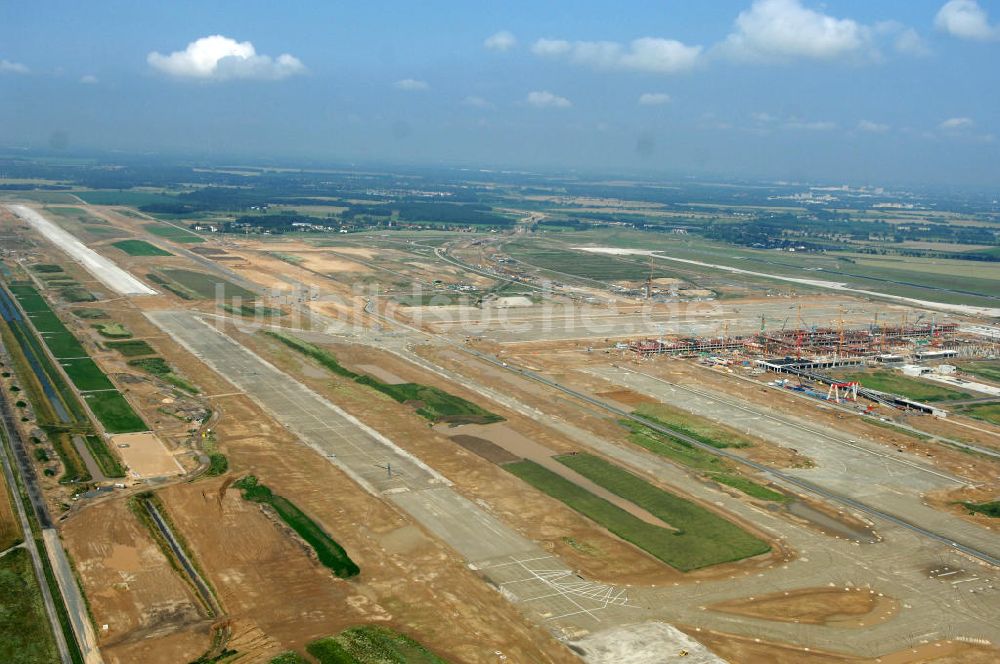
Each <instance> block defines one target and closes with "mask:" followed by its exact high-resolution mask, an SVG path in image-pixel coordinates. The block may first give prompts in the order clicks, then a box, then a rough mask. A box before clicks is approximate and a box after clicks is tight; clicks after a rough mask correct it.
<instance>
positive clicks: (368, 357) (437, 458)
mask: <svg viewBox="0 0 1000 664" xmlns="http://www.w3.org/2000/svg"><path fill="white" fill-rule="evenodd" d="M243 340H244V341H245V342H246V343H247V345H248V346H251V347H252V348H254V349H255V350H257V351H258V352H259V353H261V354H262V355H264V356H265V357H267V358H268V359H269V360H270V361H272V362H273V363H274V364H276V365H277V366H279V367H281V368H283V369H285V370H286V371H289V372H290V373H291V374H292V375H295V376H296V377H298V378H299V379H300V380H302V381H303V382H304V383H306V384H307V385H309V386H310V387H312V388H313V389H315V390H316V391H317V392H319V393H321V394H324V395H325V396H327V397H328V398H330V399H331V400H333V401H335V402H336V403H337V404H338V405H340V406H341V407H342V408H345V409H346V410H348V411H349V412H351V413H352V414H353V415H355V416H356V417H358V418H359V419H361V420H362V421H364V422H366V423H367V424H369V425H370V426H372V427H374V428H375V429H377V430H378V431H380V432H382V433H383V434H385V435H386V436H388V437H389V438H390V439H392V440H394V441H396V442H397V444H399V445H400V446H401V447H403V448H405V449H407V450H408V451H410V452H412V453H414V454H415V455H416V456H418V457H419V458H421V459H422V460H424V461H425V462H426V463H428V464H429V465H431V466H432V467H434V468H435V469H436V470H438V471H439V472H441V473H442V474H443V475H445V476H446V477H447V478H448V479H449V480H451V481H453V482H455V485H456V487H455V488H456V489H457V490H458V491H459V492H460V493H462V494H464V495H465V496H466V497H467V498H469V499H471V500H474V501H476V502H478V503H479V504H483V503H484V502H485V503H486V504H488V505H489V506H490V507H491V508H492V511H493V512H494V513H495V514H496V515H497V516H498V517H499V518H501V519H502V520H503V521H504V522H505V523H507V524H509V525H511V526H512V527H513V528H515V529H516V530H517V531H518V532H520V533H522V534H523V535H525V536H526V537H528V538H530V539H532V540H534V541H536V542H538V543H540V544H541V545H542V546H543V547H544V548H546V549H547V550H549V551H551V552H552V553H553V554H554V555H556V556H558V557H559V558H560V559H561V560H563V561H564V562H566V564H567V565H570V566H571V567H573V568H575V569H579V570H580V571H581V572H580V573H581V574H583V575H585V576H586V577H587V578H589V579H593V580H595V581H601V582H607V583H614V584H624V583H635V584H642V585H658V584H663V583H674V582H684V581H691V582H693V581H695V580H697V579H704V578H714V577H719V576H728V575H731V574H734V573H736V572H735V571H734V570H737V569H742V568H746V567H748V566H751V567H752V566H757V565H767V564H770V563H769V562H768V561H759V560H753V561H743V562H742V563H735V564H732V565H717V566H714V567H711V568H708V569H705V570H699V571H696V572H689V573H687V574H681V573H680V572H677V571H675V570H673V569H672V568H670V567H668V566H667V565H664V564H662V563H660V562H659V561H656V560H654V559H653V558H651V557H649V556H648V555H646V554H645V553H643V552H641V551H640V550H638V549H637V548H635V547H633V546H632V545H630V544H628V543H626V542H623V541H621V540H619V539H618V538H616V537H614V536H612V535H610V533H608V532H607V531H605V530H604V529H602V528H599V527H598V526H596V525H595V524H593V523H592V522H591V521H589V520H587V519H585V518H584V517H582V516H580V515H579V514H578V513H577V512H575V511H573V510H572V509H570V508H569V507H567V506H565V505H563V504H562V503H560V502H558V501H556V500H554V499H551V498H548V497H547V496H544V495H543V494H541V493H539V492H536V491H534V490H531V489H529V488H527V487H526V486H525V484H524V483H523V482H522V481H521V480H519V479H517V478H516V477H514V476H513V475H511V474H509V473H507V472H506V471H504V470H502V469H501V468H499V467H498V466H496V465H495V464H494V463H491V462H490V461H488V460H486V459H484V458H482V457H480V456H479V455H478V454H475V453H472V452H469V451H467V450H466V449H464V448H463V447H462V446H461V445H459V444H457V443H456V442H454V441H452V440H450V439H449V438H448V432H449V430H448V429H446V430H443V431H435V430H434V429H432V428H430V427H428V425H427V422H426V421H425V420H423V419H422V418H420V417H419V416H417V415H416V414H415V413H414V412H413V411H412V409H410V407H409V406H406V405H403V404H398V403H396V402H394V401H391V400H389V399H388V398H382V397H380V396H379V395H378V394H376V393H373V392H372V391H371V390H367V389H365V388H363V387H362V386H359V385H357V384H353V383H350V382H349V381H342V380H340V379H337V378H334V377H332V376H331V377H328V378H327V379H326V380H316V379H311V378H308V377H307V376H305V373H304V372H303V371H302V369H301V366H302V364H303V361H302V360H301V358H300V357H299V356H297V355H293V354H292V353H291V352H290V351H288V350H287V349H283V348H280V347H278V346H276V345H275V344H273V343H270V342H267V341H265V340H262V339H259V338H252V339H248V338H244V339H243ZM330 350H331V352H332V353H333V354H334V355H335V356H336V357H337V359H338V361H341V362H342V363H343V364H344V365H345V366H347V367H356V366H357V365H358V364H360V363H362V362H363V363H371V364H377V365H378V366H380V367H383V368H386V369H387V370H389V371H391V372H392V373H394V374H395V375H397V376H400V377H402V378H404V379H406V380H412V381H414V382H419V383H423V384H428V385H434V386H437V387H440V388H442V389H445V390H447V391H449V392H451V393H453V394H456V395H458V396H462V397H463V398H466V399H469V400H470V401H473V402H474V403H478V404H480V405H482V406H484V407H486V408H488V409H489V410H491V411H493V412H496V413H498V414H501V415H503V416H504V417H506V418H508V419H507V422H505V423H504V425H505V426H507V427H510V428H511V429H512V430H514V431H516V432H517V433H518V434H520V435H521V436H523V437H525V438H528V439H529V440H531V441H534V442H535V443H536V444H538V445H542V446H544V447H545V448H547V449H549V450H552V451H553V452H554V453H568V452H573V451H579V449H580V448H579V446H578V445H576V444H575V443H573V442H571V441H569V440H567V439H566V438H565V437H564V436H562V435H561V434H559V433H558V432H556V431H553V430H551V429H548V428H546V427H544V426H541V425H540V424H539V423H538V422H536V421H535V420H532V419H529V418H526V417H524V416H521V415H519V414H517V413H514V412H511V411H509V410H506V409H504V408H502V407H499V406H498V405H497V404H493V403H491V402H489V401H487V400H485V399H484V398H483V397H481V396H479V395H478V394H476V393H474V392H471V391H467V390H465V389H464V388H462V387H461V386H460V385H457V384H454V383H451V382H448V381H445V380H444V379H442V378H441V377H439V376H437V375H436V374H431V373H430V372H426V371H424V370H422V369H420V368H419V367H416V366H415V365H413V364H410V363H409V362H405V361H403V360H401V359H399V358H397V357H396V356H393V355H391V354H389V353H385V352H380V351H376V350H373V349H371V348H369V347H363V346H347V345H334V346H330ZM547 398H549V397H547ZM553 400H554V399H553ZM575 415H576V413H574V417H575ZM616 428H617V427H616ZM616 435H618V436H621V433H620V432H616ZM494 444H495V443H494ZM709 508H710V509H711V506H709ZM776 555H777V554H776Z"/></svg>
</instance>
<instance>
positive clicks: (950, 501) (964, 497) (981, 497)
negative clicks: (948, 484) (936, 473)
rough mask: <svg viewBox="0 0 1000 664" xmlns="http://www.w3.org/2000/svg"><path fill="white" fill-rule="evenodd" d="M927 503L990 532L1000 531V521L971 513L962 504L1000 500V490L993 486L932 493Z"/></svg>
mask: <svg viewBox="0 0 1000 664" xmlns="http://www.w3.org/2000/svg"><path fill="white" fill-rule="evenodd" d="M925 499H926V500H927V503H928V504H929V505H932V506H934V507H936V508H937V509H939V510H942V511H945V512H950V513H952V514H954V515H956V516H958V517H961V518H963V519H965V520H966V521H971V522H973V523H975V524H978V525H980V526H982V527H983V528H987V529H989V530H1000V519H997V518H995V517H991V516H987V515H985V514H978V513H975V512H970V511H969V510H967V509H966V508H965V507H964V506H963V505H960V504H959V503H960V502H971V503H981V502H986V501H991V500H998V499H1000V488H998V487H997V486H996V485H993V486H976V487H964V488H961V489H958V490H955V491H948V492H937V493H930V494H927V495H926V496H925Z"/></svg>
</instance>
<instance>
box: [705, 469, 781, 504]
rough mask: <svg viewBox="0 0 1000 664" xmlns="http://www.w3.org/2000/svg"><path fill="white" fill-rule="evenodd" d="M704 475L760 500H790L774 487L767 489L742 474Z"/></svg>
mask: <svg viewBox="0 0 1000 664" xmlns="http://www.w3.org/2000/svg"><path fill="white" fill-rule="evenodd" d="M706 477H708V478H709V479H712V480H715V481H716V482H718V483H719V484H725V485H726V486H731V487H733V488H734V489H737V490H739V491H742V492H743V493H745V494H746V495H748V496H752V497H754V498H759V499H760V500H768V501H771V502H775V503H787V502H788V501H789V500H791V499H790V498H789V497H788V496H786V495H785V494H783V493H781V492H780V491H775V490H774V489H769V488H767V487H766V486H763V485H761V484H757V483H756V482H754V481H753V480H748V479H747V478H745V477H743V476H742V475H729V474H726V473H719V474H709V475H706Z"/></svg>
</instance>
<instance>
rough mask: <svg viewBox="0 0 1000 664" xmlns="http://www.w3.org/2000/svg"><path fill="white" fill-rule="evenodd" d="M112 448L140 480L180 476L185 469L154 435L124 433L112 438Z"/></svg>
mask: <svg viewBox="0 0 1000 664" xmlns="http://www.w3.org/2000/svg"><path fill="white" fill-rule="evenodd" d="M111 448H112V449H114V451H115V452H117V453H118V455H119V456H121V458H122V461H124V462H125V464H126V465H127V466H128V467H129V471H131V473H132V474H133V475H135V476H137V477H139V478H143V479H144V478H151V477H169V476H171V475H180V474H181V473H183V472H184V467H183V466H181V465H180V463H179V462H178V461H177V460H176V459H175V458H174V455H173V454H171V453H170V452H169V450H167V448H166V447H165V446H164V445H163V443H162V442H161V441H160V439H159V438H158V437H157V436H156V434H153V433H122V434H118V435H116V436H112V437H111Z"/></svg>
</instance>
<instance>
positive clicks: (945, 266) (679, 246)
mask: <svg viewBox="0 0 1000 664" xmlns="http://www.w3.org/2000/svg"><path fill="white" fill-rule="evenodd" d="M588 244H591V245H599V246H610V247H620V248H633V249H644V250H654V251H656V250H659V251H663V252H664V255H666V256H671V257H674V258H683V259H688V260H696V261H702V262H705V263H711V264H715V265H724V266H729V267H735V268H739V269H744V270H751V271H754V272H760V273H762V274H770V275H780V276H788V277H797V278H803V277H805V278H814V279H815V278H820V279H827V280H830V281H837V282H845V283H847V284H848V285H849V286H850V287H853V288H860V289H866V290H874V291H878V292H883V293H889V294H893V295H900V296H903V297H913V298H918V299H924V300H932V301H937V302H948V303H951V304H971V305H979V306H990V307H995V306H996V300H994V299H991V298H988V297H985V295H989V294H993V293H997V292H1000V270H998V269H997V268H996V267H994V266H995V265H996V264H995V263H993V264H990V263H981V262H978V261H961V260H948V261H944V262H942V261H940V260H937V259H931V258H916V257H901V256H871V255H867V254H850V253H846V252H845V253H841V252H834V253H829V254H823V255H817V254H812V253H803V254H791V253H787V252H782V253H780V254H776V252H773V251H767V250H761V249H749V248H744V247H736V246H733V245H729V244H723V243H718V242H711V241H708V240H705V239H703V238H700V237H698V236H696V235H693V234H688V235H672V234H667V233H648V232H641V231H635V230H624V229H607V228H600V229H593V230H588V231H583V232H576V231H574V232H566V233H560V234H559V235H558V239H557V240H556V241H553V240H551V239H550V241H549V244H548V245H547V246H544V245H543V246H538V245H537V244H533V243H531V242H526V241H523V240H521V241H517V242H514V243H510V244H508V245H506V249H507V251H508V252H509V253H510V254H511V255H512V256H514V258H523V259H524V260H525V261H526V262H528V263H532V264H539V263H540V262H546V263H547V265H548V266H549V267H550V269H555V270H560V271H563V270H561V269H560V268H562V267H565V266H567V265H569V264H570V259H569V255H576V252H573V251H572V250H571V249H569V247H571V246H579V245H588ZM553 249H554V250H557V251H558V252H560V253H557V254H555V256H551V257H550V256H542V257H541V258H536V256H537V254H540V253H544V252H546V251H551V250H553ZM845 259H846V260H845ZM640 260H641V259H640ZM848 261H854V262H848ZM656 265H657V267H665V268H666V269H668V270H669V269H676V270H677V272H679V273H680V274H681V275H685V274H693V275H695V276H694V277H693V278H694V279H696V280H697V279H698V278H699V277H701V278H717V277H719V276H721V275H722V274H724V273H722V272H720V271H719V270H717V269H715V268H709V267H699V266H688V265H683V264H678V263H673V262H667V261H662V260H657V261H656ZM543 267H544V266H543ZM817 267H818V268H821V269H822V270H823V271H822V272H819V273H818V274H817V273H816V272H814V271H813V270H814V269H815V268H817ZM581 272H584V273H586V274H582V275H581V276H593V275H597V274H601V266H600V265H596V266H592V267H584V264H582V263H581V266H580V267H578V268H574V269H573V271H572V273H573V274H581ZM610 274H615V272H610ZM646 274H648V263H647V268H646V273H645V274H643V276H642V277H640V278H645V276H646ZM665 276H675V275H669V274H668V275H665ZM593 278H614V277H607V276H605V275H602V276H601V277H596V276H593ZM740 278H741V280H742V281H745V282H746V283H747V284H748V285H751V286H752V287H753V288H771V287H774V285H775V283H777V282H775V281H773V280H770V279H767V278H765V277H756V276H751V275H745V276H741V277H740ZM920 286H925V287H924V288H921V287H920ZM934 288H946V289H958V290H965V291H972V292H974V293H982V294H984V295H974V294H969V293H959V292H947V291H940V290H932V289H934ZM795 289H796V290H797V291H799V292H808V291H810V290H813V289H811V288H809V287H807V286H802V285H796V286H795ZM808 322H812V321H808Z"/></svg>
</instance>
